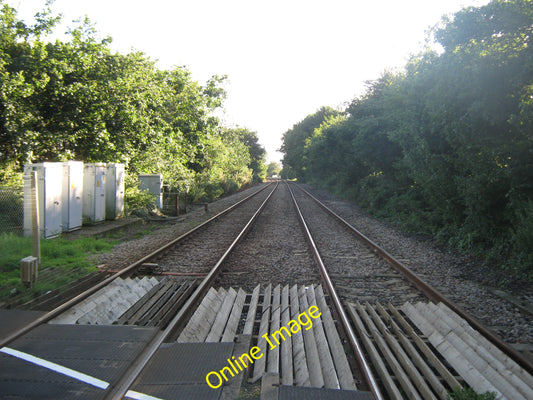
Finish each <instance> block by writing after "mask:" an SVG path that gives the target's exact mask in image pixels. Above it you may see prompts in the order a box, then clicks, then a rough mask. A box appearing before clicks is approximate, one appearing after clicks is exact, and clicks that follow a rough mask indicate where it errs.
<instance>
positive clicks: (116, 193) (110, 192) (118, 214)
mask: <svg viewBox="0 0 533 400" xmlns="http://www.w3.org/2000/svg"><path fill="white" fill-rule="evenodd" d="M124 178H125V175H124V164H107V176H106V179H107V181H106V195H105V198H106V208H105V216H106V219H118V218H122V217H124Z"/></svg>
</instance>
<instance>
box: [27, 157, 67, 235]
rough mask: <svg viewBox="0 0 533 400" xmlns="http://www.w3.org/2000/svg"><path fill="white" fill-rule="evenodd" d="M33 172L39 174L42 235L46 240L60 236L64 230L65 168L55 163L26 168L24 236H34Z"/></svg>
mask: <svg viewBox="0 0 533 400" xmlns="http://www.w3.org/2000/svg"><path fill="white" fill-rule="evenodd" d="M33 171H36V172H37V188H38V196H39V219H40V226H41V235H42V236H43V237H45V238H50V237H54V236H58V235H59V234H60V233H61V230H62V221H61V220H62V211H61V205H62V202H63V198H62V190H63V185H62V179H63V166H62V165H61V163H53V162H44V163H38V164H27V165H25V166H24V235H25V236H31V235H32V193H31V175H32V172H33Z"/></svg>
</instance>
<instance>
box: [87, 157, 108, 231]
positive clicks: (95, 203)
mask: <svg viewBox="0 0 533 400" xmlns="http://www.w3.org/2000/svg"><path fill="white" fill-rule="evenodd" d="M83 169H84V172H83V221H84V222H92V223H96V222H101V221H104V220H105V211H106V210H105V208H106V205H105V195H106V190H105V184H106V169H107V167H106V164H105V163H90V164H85V166H84V168H83Z"/></svg>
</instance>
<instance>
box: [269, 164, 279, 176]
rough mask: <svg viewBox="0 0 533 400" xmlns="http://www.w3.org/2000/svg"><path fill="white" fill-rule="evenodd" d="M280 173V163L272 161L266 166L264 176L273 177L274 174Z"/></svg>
mask: <svg viewBox="0 0 533 400" xmlns="http://www.w3.org/2000/svg"><path fill="white" fill-rule="evenodd" d="M280 173H281V164H280V163H277V162H275V161H272V162H271V163H269V164H268V166H267V173H266V176H268V177H273V176H274V175H277V176H279V175H280Z"/></svg>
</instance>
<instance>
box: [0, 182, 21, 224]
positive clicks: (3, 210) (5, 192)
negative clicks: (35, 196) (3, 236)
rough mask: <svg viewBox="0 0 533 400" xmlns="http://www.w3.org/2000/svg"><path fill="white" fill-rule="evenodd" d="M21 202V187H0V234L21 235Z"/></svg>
mask: <svg viewBox="0 0 533 400" xmlns="http://www.w3.org/2000/svg"><path fill="white" fill-rule="evenodd" d="M23 200H24V199H23V188H22V186H21V187H6V186H0V233H1V232H12V233H17V234H21V233H22V230H23V218H24V212H23Z"/></svg>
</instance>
